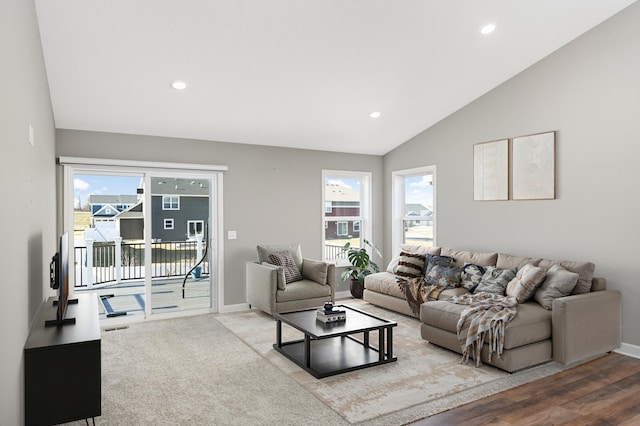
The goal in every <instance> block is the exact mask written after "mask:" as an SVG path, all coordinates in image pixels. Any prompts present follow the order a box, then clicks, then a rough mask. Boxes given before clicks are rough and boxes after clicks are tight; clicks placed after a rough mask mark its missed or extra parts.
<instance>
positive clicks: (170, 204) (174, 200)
mask: <svg viewBox="0 0 640 426" xmlns="http://www.w3.org/2000/svg"><path fill="white" fill-rule="evenodd" d="M162 210H180V196H178V195H163V196H162Z"/></svg>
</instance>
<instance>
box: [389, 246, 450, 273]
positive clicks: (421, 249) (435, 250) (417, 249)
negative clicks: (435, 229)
mask: <svg viewBox="0 0 640 426" xmlns="http://www.w3.org/2000/svg"><path fill="white" fill-rule="evenodd" d="M403 251H405V252H409V253H419V254H424V255H425V256H426V255H427V254H436V255H438V254H440V247H427V246H415V245H411V244H401V245H400V248H398V249H397V250H396V253H395V255H394V256H393V259H391V262H389V265H388V266H387V272H391V273H392V274H395V273H396V268H397V267H398V261H399V260H400V253H401V252H403Z"/></svg>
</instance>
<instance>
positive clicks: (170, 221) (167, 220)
mask: <svg viewBox="0 0 640 426" xmlns="http://www.w3.org/2000/svg"><path fill="white" fill-rule="evenodd" d="M169 224H170V225H169ZM175 226H176V223H175V220H173V219H172V218H164V229H165V230H168V231H170V230H173V229H176V228H175Z"/></svg>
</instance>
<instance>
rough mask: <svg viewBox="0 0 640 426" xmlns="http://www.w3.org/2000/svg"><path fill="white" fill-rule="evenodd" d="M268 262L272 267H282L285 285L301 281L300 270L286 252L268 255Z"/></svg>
mask: <svg viewBox="0 0 640 426" xmlns="http://www.w3.org/2000/svg"><path fill="white" fill-rule="evenodd" d="M269 262H271V263H273V264H274V265H278V266H282V268H283V269H284V278H285V280H286V282H287V284H289V283H292V282H294V281H300V280H301V279H302V274H301V273H300V268H298V266H297V265H296V263H295V262H294V260H293V257H292V256H291V253H289V252H288V251H281V252H277V253H269Z"/></svg>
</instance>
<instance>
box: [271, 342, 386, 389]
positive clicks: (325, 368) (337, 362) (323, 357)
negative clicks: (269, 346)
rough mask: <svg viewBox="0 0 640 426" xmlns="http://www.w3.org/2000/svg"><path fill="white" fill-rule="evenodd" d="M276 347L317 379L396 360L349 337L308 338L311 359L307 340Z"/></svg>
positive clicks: (274, 346) (284, 343)
mask: <svg viewBox="0 0 640 426" xmlns="http://www.w3.org/2000/svg"><path fill="white" fill-rule="evenodd" d="M273 348H274V349H275V350H276V351H278V352H280V353H281V354H283V355H284V356H286V357H287V358H289V359H290V360H291V361H293V362H295V363H296V364H297V365H299V366H300V367H302V368H303V369H305V370H306V371H307V372H309V373H310V374H312V375H313V376H314V377H316V378H318V379H320V378H323V377H328V376H332V375H334V374H340V373H346V372H348V371H354V370H359V369H361V368H367V367H372V366H374V365H381V364H387V363H389V362H394V361H396V360H397V358H396V357H394V356H392V357H388V356H386V355H385V354H384V353H383V354H382V356H380V353H379V351H378V349H376V348H374V347H372V346H368V345H367V346H365V344H364V343H363V342H361V341H359V340H357V339H354V338H353V337H350V336H336V337H330V338H326V339H309V354H308V359H307V356H306V352H305V341H304V340H296V341H288V342H282V344H281V346H278V344H274V345H273Z"/></svg>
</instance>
